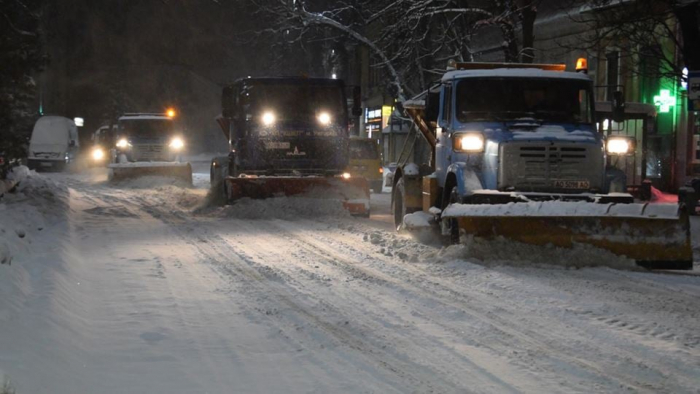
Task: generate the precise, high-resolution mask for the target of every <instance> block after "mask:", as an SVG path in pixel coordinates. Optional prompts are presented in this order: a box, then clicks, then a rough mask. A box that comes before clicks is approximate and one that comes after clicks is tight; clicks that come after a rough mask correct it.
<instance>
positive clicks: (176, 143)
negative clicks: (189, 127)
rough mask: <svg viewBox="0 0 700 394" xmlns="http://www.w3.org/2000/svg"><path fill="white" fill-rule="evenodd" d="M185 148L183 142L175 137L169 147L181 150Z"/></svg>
mask: <svg viewBox="0 0 700 394" xmlns="http://www.w3.org/2000/svg"><path fill="white" fill-rule="evenodd" d="M184 146H185V141H183V140H182V138H180V137H175V138H173V139H172V141H170V147H171V148H173V149H177V150H179V149H182V148H183V147H184Z"/></svg>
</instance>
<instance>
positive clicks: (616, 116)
mask: <svg viewBox="0 0 700 394" xmlns="http://www.w3.org/2000/svg"><path fill="white" fill-rule="evenodd" d="M611 104H612V119H613V120H614V121H615V122H618V123H620V122H623V121H624V120H625V97H624V96H623V95H622V91H620V90H618V91H616V92H614V93H613V99H612V103H611Z"/></svg>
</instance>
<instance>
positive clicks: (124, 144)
mask: <svg viewBox="0 0 700 394" xmlns="http://www.w3.org/2000/svg"><path fill="white" fill-rule="evenodd" d="M127 146H129V141H127V140H126V138H122V139H120V140H119V141H117V148H126V147H127Z"/></svg>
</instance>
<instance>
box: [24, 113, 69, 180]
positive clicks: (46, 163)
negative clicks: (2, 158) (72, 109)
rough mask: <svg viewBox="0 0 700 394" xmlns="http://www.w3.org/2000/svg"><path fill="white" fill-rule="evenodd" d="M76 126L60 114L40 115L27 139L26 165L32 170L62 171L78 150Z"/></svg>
mask: <svg viewBox="0 0 700 394" xmlns="http://www.w3.org/2000/svg"><path fill="white" fill-rule="evenodd" d="M78 144H79V143H78V128H77V127H76V126H75V123H74V122H73V121H72V120H70V119H68V118H64V117H62V116H42V117H41V118H39V120H37V121H36V123H35V124H34V130H32V137H31V139H30V140H29V154H28V157H27V166H28V167H29V168H30V169H33V170H37V171H39V170H52V171H62V170H63V169H65V168H66V166H67V165H68V164H69V163H71V162H73V160H75V157H76V154H77V152H78Z"/></svg>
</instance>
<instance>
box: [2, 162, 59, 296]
mask: <svg viewBox="0 0 700 394" xmlns="http://www.w3.org/2000/svg"><path fill="white" fill-rule="evenodd" d="M12 179H13V180H15V181H17V182H18V184H17V187H16V188H15V190H14V192H12V193H6V194H5V195H4V196H2V198H0V263H2V264H8V265H9V264H10V263H12V260H13V257H14V256H16V255H18V254H22V253H26V252H28V251H29V250H30V248H29V246H30V244H31V243H32V242H33V239H34V237H35V235H36V234H37V233H38V232H40V231H43V230H44V229H46V228H47V227H49V226H52V225H53V224H55V223H57V222H59V221H60V220H61V218H64V217H65V212H66V210H67V209H68V190H67V188H66V187H64V186H61V185H58V184H56V183H55V182H53V181H52V180H50V179H48V178H46V177H43V176H41V175H39V174H37V173H36V172H34V171H30V170H29V169H28V168H27V167H18V168H17V169H15V170H14V171H13V173H12ZM4 278H7V275H0V288H1V287H3V286H2V282H3V279H4Z"/></svg>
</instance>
